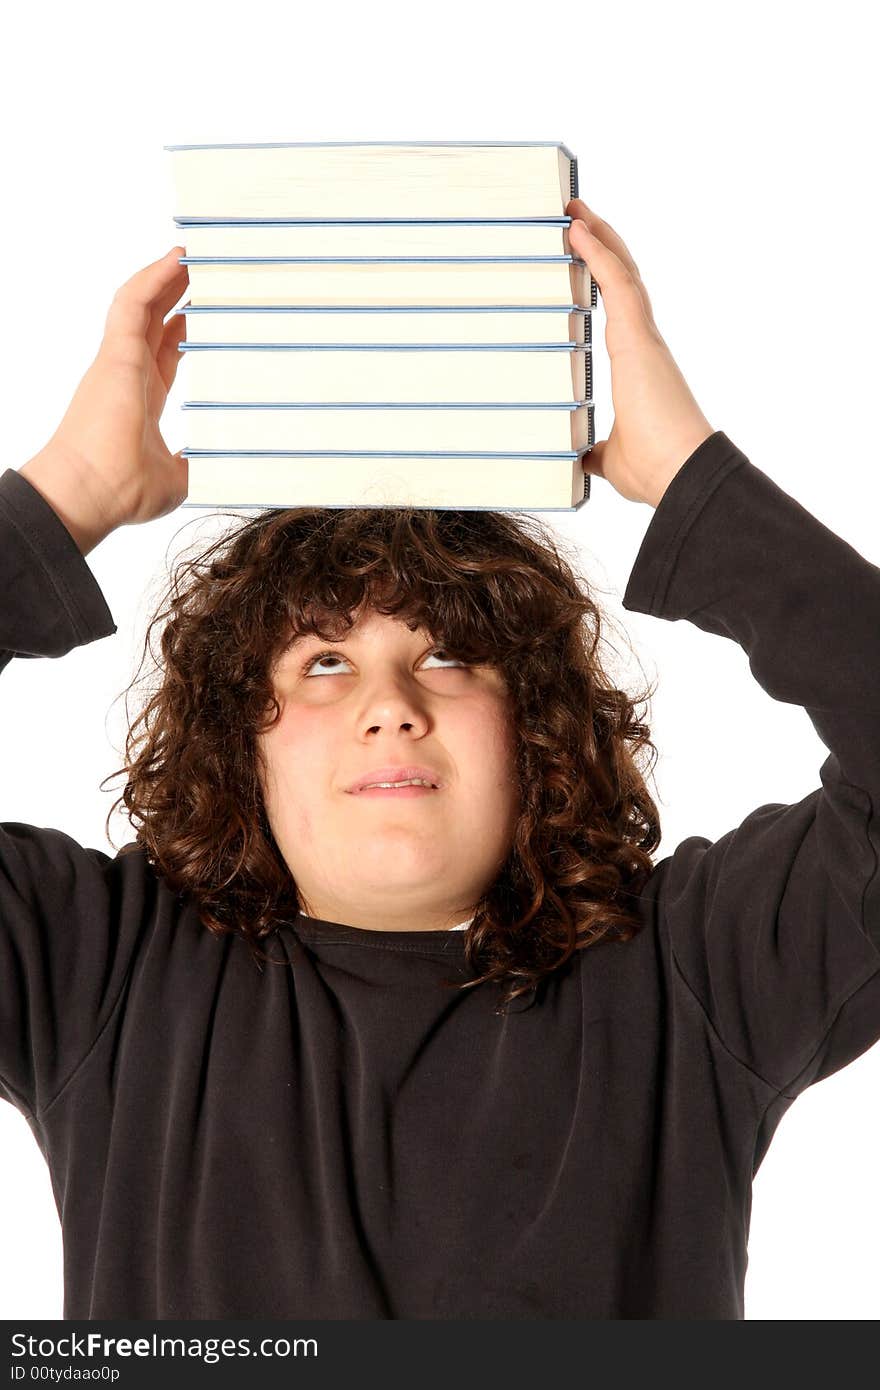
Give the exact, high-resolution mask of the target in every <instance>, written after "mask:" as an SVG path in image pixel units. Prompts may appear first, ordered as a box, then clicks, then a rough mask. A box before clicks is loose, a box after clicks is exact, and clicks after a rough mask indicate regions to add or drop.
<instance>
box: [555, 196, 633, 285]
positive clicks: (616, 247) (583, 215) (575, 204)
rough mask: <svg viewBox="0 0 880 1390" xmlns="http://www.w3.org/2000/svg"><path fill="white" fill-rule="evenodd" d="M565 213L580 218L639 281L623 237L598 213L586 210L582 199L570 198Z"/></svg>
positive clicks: (589, 209) (631, 256)
mask: <svg viewBox="0 0 880 1390" xmlns="http://www.w3.org/2000/svg"><path fill="white" fill-rule="evenodd" d="M565 211H566V213H567V215H568V216H569V217H575V218H580V220H581V221H582V222H585V223H586V225H587V229H588V230H589V231H591V232H592V233H593V235H594V236H597V237H598V238H599V240H600V241H601V242H603V243H604V245H605V246H608V247H610V249H611V250H612V251H613V252H614V254H615V256H617V257H618V258H619V259H620V260H621V261H623V264H624V265H625V266H626V267H627V268H628V270H629V272H630V274H631V275H632V276H633V278H634V279H636V280H640V279H641V275H640V274H639V268H638V266H637V265H636V263H635V260H634V258H633V255H632V252H631V251H630V249H629V247H628V246H627V245H626V242H625V241H624V240H623V237H621V236H618V234H617V232H615V230H614V228H613V227H612V226H611V225H610V223H608V222H605V221H604V220H603V219H602V218H601V217H599V215H598V213H595V212H593V211H592V209H591V208H588V207H587V205H586V203H585V202H584V201H583V199H582V198H572V200H571V202H570V203H569V204H568V206H567V207H566V209H565Z"/></svg>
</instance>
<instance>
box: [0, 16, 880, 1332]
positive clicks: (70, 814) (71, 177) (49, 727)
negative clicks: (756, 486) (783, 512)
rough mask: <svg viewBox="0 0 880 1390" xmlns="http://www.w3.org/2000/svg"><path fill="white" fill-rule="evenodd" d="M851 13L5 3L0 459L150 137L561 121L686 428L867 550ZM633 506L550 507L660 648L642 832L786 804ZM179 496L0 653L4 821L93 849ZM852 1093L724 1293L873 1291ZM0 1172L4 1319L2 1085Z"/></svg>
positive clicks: (92, 329) (728, 660)
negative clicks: (706, 432)
mask: <svg viewBox="0 0 880 1390" xmlns="http://www.w3.org/2000/svg"><path fill="white" fill-rule="evenodd" d="M872 18H873V16H872V12H871V8H870V7H869V6H865V5H864V4H862V3H859V4H856V3H852V0H842V2H841V0H838V3H837V4H835V5H834V6H833V7H827V6H825V5H823V6H819V5H816V4H812V3H807V4H767V3H764V4H760V5H757V4H754V3H753V0H748V3H745V2H742V3H739V4H737V5H736V6H730V7H728V8H727V9H726V10H724V11H722V10H721V9H720V7H718V6H715V5H711V6H710V5H705V4H684V3H666V4H663V5H634V4H622V3H620V0H616V3H614V4H613V5H612V4H602V5H590V4H583V5H566V6H553V7H547V6H534V7H531V8H528V9H520V8H519V7H512V6H511V5H510V4H504V5H502V4H497V3H492V4H485V3H484V4H473V3H468V4H460V3H459V0H447V3H445V4H444V5H443V6H436V5H430V6H418V5H413V4H412V3H409V4H401V5H398V4H394V5H384V6H382V5H380V6H378V7H377V6H374V5H369V6H361V5H350V4H347V3H339V0H337V3H335V4H333V5H326V6H314V7H313V8H312V12H311V13H309V12H308V11H307V10H305V9H301V8H298V7H296V6H281V5H265V4H263V3H260V0H249V3H248V4H247V5H245V6H242V5H229V6H226V5H223V4H218V3H216V2H215V0H212V3H211V4H205V3H202V0H188V3H187V4H185V5H175V6H172V5H170V4H167V3H165V0H159V3H155V2H154V3H153V4H151V5H146V6H136V7H135V6H125V5H118V4H112V5H110V4H108V5H101V4H95V3H85V4H83V3H80V4H78V5H61V4H58V5H56V6H45V5H44V6H37V7H35V8H33V9H30V10H25V8H24V7H22V6H16V7H15V9H14V11H13V12H12V15H11V17H10V18H8V19H7V22H6V23H7V28H6V35H5V37H6V41H7V44H8V48H7V52H6V57H5V60H4V64H3V67H4V71H3V81H2V83H0V114H2V118H3V124H2V128H3V131H4V135H5V139H4V163H3V171H2V177H3V184H4V192H5V211H4V216H3V218H2V227H0V236H2V257H3V270H4V275H3V296H4V302H3V310H4V314H5V321H6V334H5V342H6V352H5V359H6V360H5V385H6V400H5V409H4V430H5V439H6V443H5V446H4V466H7V467H13V468H16V467H20V466H21V465H22V464H23V463H24V462H25V461H26V460H27V459H28V458H30V457H31V455H32V454H34V453H35V452H36V451H37V450H38V449H39V448H41V447H42V445H43V444H44V443H45V442H46V441H47V439H48V438H49V436H50V435H51V433H52V432H53V430H54V429H55V426H56V425H57V423H58V421H59V419H60V417H61V415H62V413H63V411H64V410H65V408H66V406H67V403H68V401H69V399H70V397H71V395H72V393H73V390H74V389H75V387H76V385H77V383H78V381H79V379H80V377H81V376H82V374H83V372H84V371H85V370H86V368H87V367H88V365H89V363H90V362H91V360H92V358H93V356H94V353H95V351H96V350H97V347H98V344H99V342H100V338H101V334H102V331H103V324H104V319H105V315H106V312H107V308H108V306H109V303H110V300H111V298H112V296H113V293H114V291H115V290H116V288H117V286H118V285H119V284H121V283H122V281H124V280H126V279H127V278H128V277H129V276H130V275H131V274H133V273H134V271H135V270H137V269H139V268H140V267H141V266H143V265H146V264H147V263H148V262H150V261H152V260H155V259H157V258H158V257H159V256H161V255H163V254H164V253H165V252H166V251H167V250H168V249H169V248H170V247H171V246H172V245H174V244H175V243H176V242H178V241H179V240H181V238H180V236H179V235H178V231H177V228H176V227H175V225H174V223H173V216H174V212H175V208H174V206H173V202H172V194H171V183H170V172H169V165H168V161H169V159H170V156H169V155H167V154H166V153H165V152H164V151H163V148H162V147H163V145H165V144H185V143H199V142H208V143H211V142H223V141H229V142H244V141H278V140H343V141H344V140H357V139H361V140H394V139H401V140H445V139H449V140H559V141H563V142H564V143H566V144H567V145H568V146H569V147H570V148H571V149H572V150H573V151H574V152H575V154H576V155H577V156H578V159H579V169H580V188H581V194H582V196H583V197H584V199H585V200H586V201H587V202H588V203H589V204H590V206H591V207H593V208H594V209H595V210H596V211H597V212H598V213H599V214H600V215H601V216H604V217H606V218H607V220H608V221H609V222H611V223H612V225H613V226H614V227H615V228H616V229H617V230H618V231H619V232H620V234H621V235H622V236H623V238H624V240H625V241H626V242H627V244H628V245H629V247H630V249H631V250H632V252H633V255H634V256H635V258H636V260H637V262H638V263H639V266H640V269H641V272H642V276H643V278H644V280H645V283H646V285H647V287H648V290H649V293H650V294H651V297H652V301H653V305H654V310H655V316H656V318H657V322H658V325H659V327H660V329H661V332H662V333H663V334H664V337H665V338H666V340H667V342H668V344H669V346H670V348H671V350H672V352H673V353H674V355H675V356H676V358H677V360H678V362H679V365H680V366H681V368H682V370H683V372H684V374H685V376H686V377H687V379H688V381H689V382H690V384H691V387H692V389H693V391H694V394H695V395H696V397H697V399H698V401H699V402H700V404H701V406H702V408H703V410H704V412H705V413H706V415H707V416H708V418H709V420H710V421H711V423H712V425H713V426H714V427H715V428H717V429H723V430H724V431H725V432H726V433H727V434H728V435H729V436H730V437H731V438H732V439H733V440H734V441H735V442H736V443H737V444H738V445H739V446H740V448H741V449H743V450H744V452H745V453H746V454H747V455H748V456H749V457H750V459H751V460H752V462H753V463H755V464H756V465H757V466H758V467H760V468H762V469H763V470H764V471H765V472H767V473H768V474H769V475H770V476H771V477H772V478H773V479H774V480H775V481H776V482H777V483H778V484H779V485H780V486H781V487H783V488H785V489H786V490H787V491H788V492H789V493H790V494H791V495H792V496H794V497H796V498H797V499H798V501H800V502H801V503H802V504H803V505H804V506H806V507H807V508H808V509H809V510H811V511H812V512H813V513H814V514H815V515H816V516H818V517H819V518H820V519H821V520H822V521H824V522H825V523H826V525H828V526H830V527H831V528H832V529H833V530H835V531H836V532H837V533H838V534H839V535H841V536H843V537H844V538H845V539H846V540H848V541H849V542H850V543H851V544H852V545H854V546H855V547H856V548H857V549H858V550H860V551H861V552H862V554H863V555H865V556H867V557H868V558H869V559H871V560H872V561H873V562H874V563H875V564H876V563H880V528H878V518H880V467H878V463H880V451H878V442H877V425H876V404H877V396H878V389H877V374H878V357H880V355H878V349H877V325H878V317H880V316H878V290H877V281H876V264H877V263H876V248H877V242H878V225H877V221H878V218H877V211H878V209H877V193H876V187H877V178H876V155H877V135H878V121H877V104H876V98H874V97H872V96H871V95H870V93H871V92H872V90H873V91H876V82H875V79H876V71H875V53H876V50H875V46H874V44H873V42H872V41H871V38H870V35H869V32H868V27H869V25H870V24H871V23H872ZM872 170H873V171H874V172H872ZM352 213H353V215H356V213H357V209H356V208H353V209H352ZM600 306H601V301H600ZM594 327H595V330H596V332H595V342H596V348H595V363H596V388H595V389H596V397H597V400H598V402H599V405H598V417H597V423H598V432H599V437H600V438H601V437H604V436H605V435H607V433H608V430H609V429H610V425H611V418H612V416H611V410H610V389H609V375H608V370H607V359H606V357H605V355H604V339H603V328H604V317H603V315H602V311H601V307H600V308H599V310H598V311H597V313H596V316H595V319H594ZM180 399H181V398H180V393H179V383H178V386H176V387H175V389H174V391H173V392H172V394H171V396H170V398H169V403H168V407H167V410H166V414H165V417H164V420H163V428H164V432H165V437H166V440H167V442H168V444H169V447H170V448H171V449H172V450H176V449H178V448H180V447H182V446H183V444H184V443H185V442H186V441H185V439H184V436H183V432H182V418H181V415H180V411H179V406H180ZM651 515H652V513H651V512H650V510H649V509H648V508H647V507H646V506H644V505H636V504H633V503H630V502H627V501H625V500H624V499H623V498H621V497H620V496H619V495H618V494H616V493H615V492H614V491H613V490H612V488H611V487H610V485H609V484H607V483H605V482H603V481H600V480H594V483H593V497H592V500H591V501H590V502H589V503H588V505H587V507H586V508H584V509H583V510H582V511H581V512H580V513H578V514H576V516H575V517H574V518H570V517H568V516H562V517H561V518H559V519H558V521H557V522H556V523H555V524H557V525H558V526H559V527H560V529H561V530H563V531H564V532H565V533H566V535H567V536H574V537H576V538H577V540H578V542H579V544H580V546H581V547H582V552H583V561H584V565H585V566H586V567H588V568H587V572H588V573H589V574H591V575H592V576H593V578H594V579H595V582H596V583H597V585H599V586H601V588H602V590H603V594H604V604H605V607H606V608H607V610H608V613H609V617H610V618H611V619H612V621H613V622H616V623H619V624H620V630H621V631H622V632H623V633H626V634H629V636H630V638H631V639H632V642H633V645H634V648H635V651H636V652H637V653H638V655H639V658H640V662H641V665H639V664H638V663H636V662H635V661H634V660H633V658H632V656H630V655H628V654H627V650H626V642H625V640H624V639H622V638H616V637H615V633H614V630H613V628H611V629H609V638H610V639H611V640H612V641H615V642H616V644H617V645H618V646H619V649H620V651H621V660H622V661H623V662H624V663H625V664H626V665H627V669H628V671H629V674H630V678H631V680H632V681H635V682H637V681H639V680H641V679H642V677H643V675H647V676H648V677H651V676H653V675H654V674H655V672H659V675H660V682H661V683H660V688H659V690H658V693H657V695H656V696H655V698H654V702H653V709H652V711H651V721H650V722H651V724H652V728H653V734H654V738H655V741H656V742H657V744H658V746H659V748H660V750H661V753H662V758H661V760H660V762H659V764H658V768H657V774H656V776H657V781H656V795H657V798H658V803H659V806H660V810H661V814H662V817H663V823H664V839H663V844H662V845H661V847H660V852H659V853H660V856H661V857H662V856H665V855H667V854H671V853H672V851H673V849H674V848H675V846H676V844H677V843H679V841H680V840H681V839H683V838H684V837H685V836H686V835H689V834H694V833H698V834H703V835H707V836H709V837H710V838H712V839H715V838H717V837H718V836H719V835H721V834H723V833H724V831H726V830H727V829H729V828H730V827H731V826H733V825H735V824H736V823H738V822H739V821H740V820H741V819H742V818H743V816H745V815H746V814H747V813H748V812H749V811H750V810H751V809H753V808H754V807H756V806H758V805H760V804H762V803H764V802H769V801H785V802H789V801H795V800H799V799H800V798H801V797H803V796H805V795H806V794H807V793H808V792H810V791H811V790H812V789H813V788H814V787H816V786H818V785H819V777H818V769H819V766H820V764H821V762H822V761H823V760H824V758H825V756H826V750H825V748H824V746H823V745H822V744H821V743H820V741H819V739H818V737H817V735H816V733H815V731H814V730H813V727H812V725H811V723H810V721H809V719H808V717H807V715H806V714H805V712H804V711H803V710H801V709H799V708H796V707H793V706H789V705H782V704H778V703H776V702H774V701H773V700H772V699H771V698H770V697H769V696H768V695H766V694H765V693H764V692H763V691H762V690H761V688H760V687H759V686H757V684H756V683H755V681H754V679H753V678H752V676H751V675H750V672H749V669H748V665H747V662H746V658H745V656H744V654H743V653H742V651H741V650H740V649H739V648H738V647H737V646H735V645H734V644H733V643H730V642H728V641H726V640H725V639H722V638H718V637H714V636H710V635H708V634H705V633H701V632H700V631H699V630H698V629H696V628H694V627H692V626H691V625H689V624H688V623H686V622H679V623H675V624H673V623H665V622H663V621H661V620H659V619H655V618H649V617H647V616H644V615H639V614H628V613H626V612H625V610H624V609H623V608H622V606H621V604H620V596H621V595H622V593H623V590H624V588H625V585H626V580H627V577H628V574H629V571H630V568H631V566H632V563H633V561H634V559H635V556H636V552H637V550H638V546H639V543H640V541H641V538H642V536H643V534H644V532H645V530H646V528H647V526H648V523H649V521H650V518H651ZM202 516H203V514H202V513H192V512H179V513H177V514H175V515H174V516H172V517H169V518H166V519H164V520H162V521H159V522H154V523H152V524H150V525H148V526H145V527H140V528H125V529H124V530H123V531H120V532H117V533H116V534H115V535H113V536H111V537H110V538H108V539H107V540H106V541H105V542H104V543H102V544H101V545H100V546H99V547H98V548H97V550H95V551H93V552H92V553H91V554H90V556H89V559H88V563H89V564H90V566H91V568H92V570H93V572H94V574H95V576H96V577H97V579H98V582H99V583H100V585H101V587H102V589H103V591H104V594H105V595H106V597H107V600H108V603H109V605H110V608H111V611H112V613H113V616H114V619H115V621H116V623H117V625H118V629H119V630H118V633H117V634H116V636H115V637H113V638H112V639H108V640H104V641H101V642H96V643H94V644H92V645H90V646H86V647H83V648H79V649H78V650H76V651H74V652H72V653H70V654H69V655H68V656H66V657H64V659H63V660H61V661H34V662H24V661H19V662H15V661H13V662H12V664H11V666H10V667H8V668H7V670H6V671H5V672H4V673H3V677H2V699H3V707H2V708H3V718H2V721H0V765H2V769H3V774H2V782H0V819H2V820H4V821H11V820H14V821H28V822H31V823H33V824H36V825H52V826H58V827H60V828H62V829H64V830H66V831H67V832H68V833H69V834H71V835H73V836H74V837H75V838H77V839H78V840H79V841H80V842H82V843H84V844H87V845H90V846H96V847H100V848H104V849H111V846H109V845H108V842H107V840H106V838H105V835H104V820H105V816H106V814H107V811H108V810H109V807H110V803H111V801H112V800H113V798H114V796H115V794H116V791H118V785H119V784H118V782H116V783H114V790H112V791H107V792H100V791H99V790H98V783H99V782H100V781H101V779H102V778H103V777H105V776H106V775H107V774H109V773H110V772H112V771H113V770H114V769H116V768H117V767H118V765H119V761H120V756H119V755H120V752H121V747H122V737H123V723H122V708H121V702H120V703H118V704H116V705H114V706H112V708H111V705H112V702H113V700H114V697H115V696H117V695H118V694H119V693H120V692H121V691H122V690H123V689H124V688H125V686H126V685H127V684H128V681H129V679H130V677H131V675H132V674H133V672H134V670H135V667H136V665H137V660H138V658H139V655H140V650H141V644H142V640H143V632H144V626H145V621H146V618H147V615H148V611H149V603H150V597H151V586H152V588H155V586H156V585H157V584H159V583H160V582H161V579H162V577H163V575H164V573H165V570H166V568H167V566H168V564H169V563H170V561H171V560H172V559H173V555H174V553H175V548H176V547H177V548H179V547H180V546H182V545H183V544H185V543H186V541H187V539H192V538H193V532H194V530H195V527H196V525H201V526H203V527H204V529H205V534H206V538H207V535H208V534H209V530H210V521H209V522H208V523H207V526H205V523H204V522H196V523H195V525H194V524H193V517H196V518H198V517H202ZM184 523H189V524H188V525H187V527H186V531H185V532H184V533H181V535H180V537H179V538H178V539H177V540H175V535H176V533H177V532H178V531H179V529H180V527H181V525H182V524H184ZM779 582H780V584H784V583H785V575H784V574H780V576H779ZM817 635H818V636H819V637H820V638H821V634H817ZM822 659H823V652H822V645H821V640H820V641H819V642H818V643H817V649H816V660H817V661H821V660H822ZM111 828H112V832H113V836H114V839H115V841H116V847H118V846H119V845H120V844H122V843H124V842H125V840H126V839H130V838H131V834H130V832H129V828H128V826H127V824H126V823H125V822H124V821H123V820H122V819H121V818H116V819H114V821H113V823H112V826H111ZM878 1097H880V1048H878V1047H874V1048H873V1049H872V1050H871V1051H870V1052H868V1053H866V1054H865V1055H863V1056H862V1057H861V1058H859V1059H857V1060H856V1061H855V1062H854V1063H852V1064H851V1065H850V1066H849V1067H847V1068H846V1069H845V1070H843V1071H842V1072H839V1073H837V1074H836V1075H835V1076H833V1077H831V1078H829V1079H828V1080H826V1081H824V1082H821V1083H819V1084H818V1085H816V1086H814V1087H812V1088H810V1089H809V1090H808V1091H807V1092H806V1093H805V1094H804V1095H802V1096H801V1097H800V1098H799V1099H798V1100H797V1101H796V1102H795V1104H794V1106H793V1107H792V1108H791V1109H790V1110H789V1111H788V1113H787V1114H786V1116H785V1117H784V1119H783V1121H782V1123H781V1125H780V1128H779V1130H778V1131H777V1134H776V1136H775V1138H774V1140H773V1144H772V1146H771V1148H770V1151H769V1153H768V1155H767V1157H766V1158H765V1160H764V1164H763V1166H762V1168H761V1169H760V1171H759V1173H758V1176H757V1179H756V1182H755V1188H754V1204H753V1214H752V1227H751V1238H750V1247H749V1253H750V1265H749V1272H748V1276H747V1283H746V1315H747V1317H749V1318H752V1319H756V1318H763V1319H768V1318H773V1319H781V1318H785V1319H824V1318H831V1319H844V1318H857V1319H874V1318H876V1317H877V1316H878V1315H880V1274H878V1272H877V1259H876V1252H877V1249H878V1245H880V1212H878V1202H877V1161H878V1158H877V1155H878V1149H880V1145H878V1140H880V1119H878V1111H880V1106H878ZM0 1165H2V1180H0V1230H2V1232H3V1239H2V1244H0V1316H2V1317H5V1318H8V1319H9V1318H18V1317H21V1318H38V1317H43V1318H52V1317H56V1318H57V1317H60V1316H61V1310H62V1265H61V1257H62V1247H61V1234H60V1226H59V1222H58V1217H57V1214H56V1211H55V1206H54V1201H53V1196H52V1191H51V1187H50V1183H49V1175H48V1170H47V1168H46V1166H45V1163H44V1161H43V1159H42V1156H41V1154H40V1152H39V1150H38V1148H37V1146H36V1143H35V1141H34V1138H33V1136H32V1134H31V1132H30V1130H29V1128H28V1126H27V1124H26V1122H25V1120H24V1118H23V1117H22V1116H21V1115H20V1114H19V1112H18V1111H16V1110H14V1109H13V1108H12V1107H11V1106H10V1105H6V1104H0ZM97 1180H100V1179H99V1178H98V1179H97ZM132 1200H133V1201H136V1200H137V1193H132Z"/></svg>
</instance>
